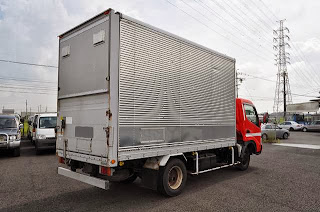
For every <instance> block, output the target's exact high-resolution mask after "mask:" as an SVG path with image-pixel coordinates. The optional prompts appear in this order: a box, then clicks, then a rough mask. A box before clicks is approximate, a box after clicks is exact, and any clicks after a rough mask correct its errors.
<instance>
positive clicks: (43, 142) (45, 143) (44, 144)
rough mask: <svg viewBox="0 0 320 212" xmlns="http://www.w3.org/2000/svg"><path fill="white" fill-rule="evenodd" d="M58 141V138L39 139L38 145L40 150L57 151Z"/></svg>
mask: <svg viewBox="0 0 320 212" xmlns="http://www.w3.org/2000/svg"><path fill="white" fill-rule="evenodd" d="M56 141H57V139H56V138H46V139H37V140H36V145H37V147H38V149H55V148H56Z"/></svg>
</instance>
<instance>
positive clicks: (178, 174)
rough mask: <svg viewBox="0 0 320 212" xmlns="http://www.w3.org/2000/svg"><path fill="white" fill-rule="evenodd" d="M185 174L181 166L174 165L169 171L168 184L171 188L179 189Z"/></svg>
mask: <svg viewBox="0 0 320 212" xmlns="http://www.w3.org/2000/svg"><path fill="white" fill-rule="evenodd" d="M182 179H183V174H182V170H181V168H180V167H179V166H173V167H172V168H171V169H170V171H169V173H168V185H169V187H170V188H171V189H174V190H175V189H178V188H179V187H180V185H181V183H182Z"/></svg>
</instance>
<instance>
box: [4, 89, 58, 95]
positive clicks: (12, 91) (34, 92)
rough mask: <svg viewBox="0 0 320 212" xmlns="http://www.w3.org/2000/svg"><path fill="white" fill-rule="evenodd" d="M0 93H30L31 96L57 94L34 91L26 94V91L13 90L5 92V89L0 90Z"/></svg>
mask: <svg viewBox="0 0 320 212" xmlns="http://www.w3.org/2000/svg"><path fill="white" fill-rule="evenodd" d="M0 91H3V92H9V93H31V94H45V95H57V93H49V92H36V91H31V92H28V91H14V90H5V89H0Z"/></svg>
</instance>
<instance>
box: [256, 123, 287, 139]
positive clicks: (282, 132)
mask: <svg viewBox="0 0 320 212" xmlns="http://www.w3.org/2000/svg"><path fill="white" fill-rule="evenodd" d="M275 133H276V138H283V139H288V138H289V136H290V132H289V131H288V130H287V129H283V128H281V127H279V126H277V125H275V124H266V125H262V126H261V137H262V139H263V140H267V139H268V138H270V137H274V136H275Z"/></svg>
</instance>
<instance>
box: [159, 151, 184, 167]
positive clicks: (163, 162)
mask: <svg viewBox="0 0 320 212" xmlns="http://www.w3.org/2000/svg"><path fill="white" fill-rule="evenodd" d="M171 158H178V159H180V160H181V161H182V162H184V163H186V162H187V158H186V157H185V156H184V154H183V153H176V154H170V155H164V156H162V157H160V158H159V159H158V160H159V166H165V165H167V163H168V161H169V160H170V159H171Z"/></svg>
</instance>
